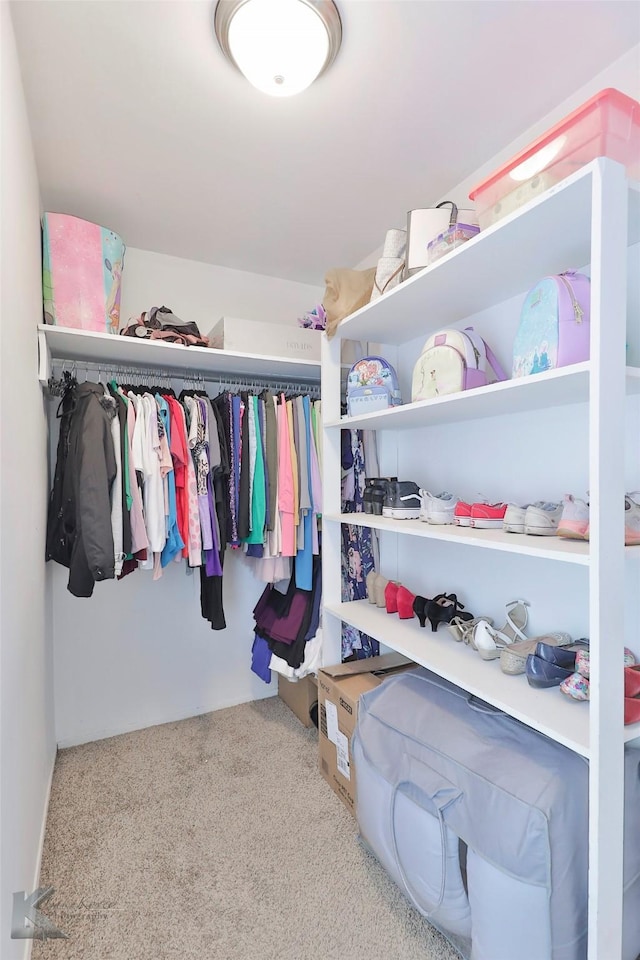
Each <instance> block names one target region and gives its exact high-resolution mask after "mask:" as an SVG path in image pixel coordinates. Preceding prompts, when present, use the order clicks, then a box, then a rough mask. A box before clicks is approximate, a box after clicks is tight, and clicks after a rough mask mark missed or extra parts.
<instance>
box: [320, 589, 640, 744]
mask: <svg viewBox="0 0 640 960" xmlns="http://www.w3.org/2000/svg"><path fill="white" fill-rule="evenodd" d="M324 611H325V612H328V613H330V614H331V615H332V616H334V617H337V618H339V619H340V620H343V621H344V622H345V623H348V624H350V625H351V626H353V627H356V629H358V630H362V631H363V632H364V633H366V634H368V635H369V636H370V637H375V638H376V640H378V641H379V642H380V643H384V644H386V646H388V647H391V648H392V649H393V650H396V651H397V652H398V653H401V654H403V655H404V656H405V657H409V658H410V659H411V660H415V662H416V663H418V664H420V666H423V667H426V668H427V669H428V670H433V671H434V672H435V673H437V674H438V675H439V676H441V677H444V678H445V680H449V681H451V683H455V684H457V685H458V686H459V687H462V688H463V689H464V690H467V691H468V692H469V693H470V694H472V695H473V696H476V697H479V698H480V699H481V700H484V701H485V702H486V703H490V704H491V705H492V706H494V707H497V708H498V709H499V710H504V711H505V712H506V713H508V714H510V715H511V716H512V717H515V718H516V719H517V720H521V721H522V722H523V723H526V724H527V726H529V727H533V729H534V730H539V731H540V732H541V733H544V734H545V735H546V736H548V737H551V739H552V740H556V741H557V742H558V743H563V744H564V745H565V746H566V747H569V749H570V750H574V751H575V752H576V753H580V754H582V756H584V757H588V756H589V723H588V719H589V717H588V706H587V704H586V703H577V702H576V701H573V700H570V699H569V698H568V697H565V696H563V695H562V694H561V693H560V691H559V690H558V689H556V688H552V689H550V690H534V689H533V687H530V686H529V684H528V683H527V679H526V677H525V676H519V677H510V676H508V675H507V674H505V673H503V672H502V670H501V669H500V664H499V662H498V661H496V660H493V661H486V660H482V658H481V657H480V656H479V655H478V654H477V653H476V652H475V651H474V650H472V649H471V648H470V647H468V646H466V645H465V644H463V643H456V641H455V640H453V638H452V637H451V635H450V633H449V631H448V630H446V629H445V628H444V627H440V628H439V630H438V632H437V633H432V632H431V628H430V627H429V622H428V621H427V626H426V627H425V629H422V628H421V627H420V625H419V624H418V621H417V620H415V619H414V620H399V619H398V617H397V616H396V615H395V614H388V613H387V612H386V611H385V610H381V609H380V608H378V607H375V606H373V605H372V604H370V603H369V602H368V601H367V600H353V601H351V602H349V603H339V604H335V605H334V604H329V605H326V604H325V606H324ZM639 726H640V725H639ZM628 730H629V731H631V730H632V728H628ZM638 735H639V733H638V732H635V734H634V733H632V732H630V735H629V737H628V739H632V737H633V736H638Z"/></svg>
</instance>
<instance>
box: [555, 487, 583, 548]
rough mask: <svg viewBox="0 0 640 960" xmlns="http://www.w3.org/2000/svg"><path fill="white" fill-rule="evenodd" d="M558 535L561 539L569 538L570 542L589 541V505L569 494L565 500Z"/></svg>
mask: <svg viewBox="0 0 640 960" xmlns="http://www.w3.org/2000/svg"><path fill="white" fill-rule="evenodd" d="M557 534H558V536H559V537H567V538H568V539H569V540H588V539H589V504H588V503H585V501H584V500H581V499H580V498H579V497H574V496H573V495H572V494H570V493H567V494H566V496H565V498H564V503H563V509H562V516H561V517H560V523H559V524H558V530H557Z"/></svg>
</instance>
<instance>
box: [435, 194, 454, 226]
mask: <svg viewBox="0 0 640 960" xmlns="http://www.w3.org/2000/svg"><path fill="white" fill-rule="evenodd" d="M440 207H451V216H450V217H449V226H450V227H455V225H456V223H457V222H458V208H457V206H456V205H455V203H454V202H453V200H443V201H442V203H438V204H437V205H436V210H439V209H440Z"/></svg>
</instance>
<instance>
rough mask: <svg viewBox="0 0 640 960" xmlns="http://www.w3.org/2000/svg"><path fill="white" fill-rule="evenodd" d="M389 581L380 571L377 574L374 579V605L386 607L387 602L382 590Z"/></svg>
mask: <svg viewBox="0 0 640 960" xmlns="http://www.w3.org/2000/svg"><path fill="white" fill-rule="evenodd" d="M388 583H389V581H388V580H387V578H386V577H383V576H382V574H381V573H379V574H378V579H377V580H376V586H375V592H376V607H386V605H387V602H386V600H385V596H384V592H385V590H386V588H387V584H388Z"/></svg>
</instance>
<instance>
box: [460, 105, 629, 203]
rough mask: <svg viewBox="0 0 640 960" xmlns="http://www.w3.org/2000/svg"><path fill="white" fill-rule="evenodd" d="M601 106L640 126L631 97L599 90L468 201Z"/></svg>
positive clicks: (514, 158) (485, 182)
mask: <svg viewBox="0 0 640 960" xmlns="http://www.w3.org/2000/svg"><path fill="white" fill-rule="evenodd" d="M603 106H604V107H607V106H613V107H618V109H619V110H621V111H623V112H624V113H626V114H627V115H628V116H630V117H632V118H633V121H634V123H637V124H638V125H639V126H640V103H638V101H637V100H634V99H633V98H632V97H628V96H627V95H626V94H624V93H622V92H621V91H620V90H616V89H615V88H614V87H608V88H607V89H606V90H601V91H600V92H599V93H596V95H595V96H593V97H591V99H590V100H587V102H586V103H583V104H582V106H581V107H578V109H577V110H574V111H573V113H570V114H569V115H568V116H566V117H565V118H564V120H561V121H560V123H557V124H556V125H555V127H551V129H550V130H547V132H546V133H543V134H542V136H540V137H538V139H537V140H534V141H533V143H531V144H529V146H528V147H525V149H524V150H522V151H521V152H520V153H518V154H516V156H515V157H512V158H511V160H509V162H508V163H505V164H503V166H501V167H499V168H498V170H496V171H495V172H494V173H492V174H491V176H490V177H487V179H486V180H483V182H482V183H480V184H478V186H477V187H474V188H473V190H471V192H470V193H469V199H470V200H475V199H476V197H477V196H478V194H479V193H482V192H483V190H486V189H487V187H490V186H492V184H494V183H497V181H498V180H501V179H502V177H504V176H506V175H507V174H508V173H509V172H510V171H511V170H513V168H514V167H517V166H518V164H520V163H524V161H525V160H528V159H529V157H532V156H533V155H534V154H535V153H537V152H538V150H541V149H542V148H543V147H545V146H546V145H547V144H548V143H551V141H552V140H555V139H556V138H557V137H559V136H560V135H561V134H563V133H565V132H566V131H567V130H568V129H569V128H570V127H571V126H573V124H574V123H575V122H576V120H579V119H582V117H584V116H586V115H587V114H588V113H590V112H591V111H592V110H595V109H597V108H599V107H603Z"/></svg>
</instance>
